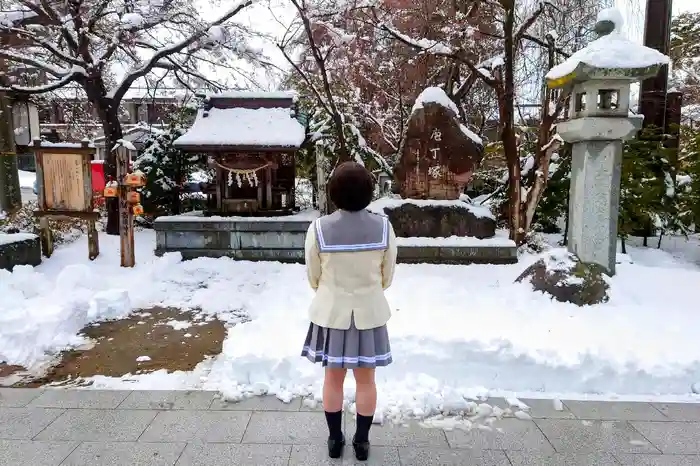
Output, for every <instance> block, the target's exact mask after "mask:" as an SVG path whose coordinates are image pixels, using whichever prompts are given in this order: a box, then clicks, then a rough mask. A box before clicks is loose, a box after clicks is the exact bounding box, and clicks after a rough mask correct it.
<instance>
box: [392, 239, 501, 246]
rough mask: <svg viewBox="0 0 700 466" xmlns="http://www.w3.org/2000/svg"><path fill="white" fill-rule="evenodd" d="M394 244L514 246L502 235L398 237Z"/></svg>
mask: <svg viewBox="0 0 700 466" xmlns="http://www.w3.org/2000/svg"><path fill="white" fill-rule="evenodd" d="M396 244H398V245H399V246H402V247H425V246H428V247H430V246H433V247H438V246H439V247H472V248H474V247H476V248H488V247H512V248H514V247H515V241H513V240H511V239H508V237H504V236H494V237H493V238H483V239H479V238H476V237H474V236H450V237H448V238H427V237H410V238H403V237H399V238H396Z"/></svg>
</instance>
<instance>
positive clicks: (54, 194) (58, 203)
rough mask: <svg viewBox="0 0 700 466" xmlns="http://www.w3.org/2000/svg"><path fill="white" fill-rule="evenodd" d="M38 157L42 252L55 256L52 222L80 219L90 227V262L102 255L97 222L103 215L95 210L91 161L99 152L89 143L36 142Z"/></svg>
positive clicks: (37, 170)
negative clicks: (96, 152)
mask: <svg viewBox="0 0 700 466" xmlns="http://www.w3.org/2000/svg"><path fill="white" fill-rule="evenodd" d="M34 152H35V157H36V179H37V190H38V193H37V194H38V195H37V200H38V203H39V210H37V211H36V212H34V215H35V216H37V217H39V229H40V236H41V245H42V251H43V253H44V255H45V256H46V257H51V254H53V237H52V234H51V230H50V228H49V220H61V219H66V218H78V219H82V220H85V221H87V223H88V249H89V257H90V260H93V259H95V258H96V257H97V256H98V255H99V253H100V248H99V241H98V236H97V227H96V225H95V222H96V221H97V220H98V219H99V215H100V214H99V213H98V212H95V210H94V203H93V193H92V168H91V161H92V159H93V157H94V155H95V148H94V147H89V145H88V143H87V142H83V143H80V144H67V143H66V144H46V143H44V144H42V143H41V141H34Z"/></svg>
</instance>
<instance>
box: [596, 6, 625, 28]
mask: <svg viewBox="0 0 700 466" xmlns="http://www.w3.org/2000/svg"><path fill="white" fill-rule="evenodd" d="M601 21H610V22H611V23H613V24H614V25H615V31H617V32H618V33H619V32H621V31H622V27H623V26H624V25H625V19H624V18H623V16H622V12H621V11H620V10H618V9H617V8H615V7H612V8H604V9H602V10H600V11H599V12H598V16H597V18H596V22H598V23H600V22H601Z"/></svg>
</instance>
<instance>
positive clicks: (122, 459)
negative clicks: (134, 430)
mask: <svg viewBox="0 0 700 466" xmlns="http://www.w3.org/2000/svg"><path fill="white" fill-rule="evenodd" d="M184 448H185V444H184V443H165V442H163V443H146V442H84V443H81V444H80V446H79V447H78V448H76V449H75V451H74V452H73V453H71V454H70V456H69V457H68V458H66V460H65V461H64V462H63V463H61V466H84V465H88V464H89V465H90V466H113V465H121V464H123V465H130V466H172V465H174V464H175V462H176V461H177V459H178V458H179V457H180V455H181V454H182V450H184Z"/></svg>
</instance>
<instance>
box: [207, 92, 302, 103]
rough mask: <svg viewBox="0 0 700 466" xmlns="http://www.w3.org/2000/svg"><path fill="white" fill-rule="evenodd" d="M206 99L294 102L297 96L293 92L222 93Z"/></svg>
mask: <svg viewBox="0 0 700 466" xmlns="http://www.w3.org/2000/svg"><path fill="white" fill-rule="evenodd" d="M207 97H219V98H222V99H293V100H294V101H296V100H297V97H298V94H297V93H296V92H295V91H276V92H253V91H224V92H219V93H217V94H209V95H207Z"/></svg>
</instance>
